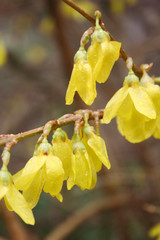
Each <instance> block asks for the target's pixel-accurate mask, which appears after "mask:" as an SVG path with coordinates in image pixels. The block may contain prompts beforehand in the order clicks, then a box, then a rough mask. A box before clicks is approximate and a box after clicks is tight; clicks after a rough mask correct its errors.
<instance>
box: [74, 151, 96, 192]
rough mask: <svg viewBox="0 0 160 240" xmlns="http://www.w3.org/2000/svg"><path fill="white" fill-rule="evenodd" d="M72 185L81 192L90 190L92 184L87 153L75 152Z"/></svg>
mask: <svg viewBox="0 0 160 240" xmlns="http://www.w3.org/2000/svg"><path fill="white" fill-rule="evenodd" d="M74 183H75V184H76V185H77V186H79V187H80V188H81V189H82V190H84V189H86V188H87V189H90V186H91V183H92V171H91V165H90V161H89V158H88V154H87V152H83V151H80V150H78V151H76V153H75V169H74Z"/></svg>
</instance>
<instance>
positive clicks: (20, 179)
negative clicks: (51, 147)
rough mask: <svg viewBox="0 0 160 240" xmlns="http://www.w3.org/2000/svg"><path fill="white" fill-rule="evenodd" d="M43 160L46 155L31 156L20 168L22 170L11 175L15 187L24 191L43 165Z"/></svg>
mask: <svg viewBox="0 0 160 240" xmlns="http://www.w3.org/2000/svg"><path fill="white" fill-rule="evenodd" d="M45 161H46V156H34V157H32V158H31V159H30V160H29V161H28V162H27V164H26V166H25V167H24V168H23V169H22V172H19V173H17V174H16V175H15V176H14V177H13V179H14V183H15V185H16V187H17V188H18V189H20V190H23V191H26V190H27V188H29V186H30V184H31V183H32V181H33V179H34V177H35V175H36V174H37V172H38V171H39V169H40V168H42V167H43V165H44V163H45Z"/></svg>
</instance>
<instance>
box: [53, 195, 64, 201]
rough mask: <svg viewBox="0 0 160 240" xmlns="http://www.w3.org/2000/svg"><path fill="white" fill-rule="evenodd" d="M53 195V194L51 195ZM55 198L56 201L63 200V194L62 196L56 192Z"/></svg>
mask: <svg viewBox="0 0 160 240" xmlns="http://www.w3.org/2000/svg"><path fill="white" fill-rule="evenodd" d="M53 197H54V196H53ZM56 198H57V199H58V201H60V202H63V196H62V194H60V193H59V194H57V195H56Z"/></svg>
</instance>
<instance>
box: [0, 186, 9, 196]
mask: <svg viewBox="0 0 160 240" xmlns="http://www.w3.org/2000/svg"><path fill="white" fill-rule="evenodd" d="M7 191H8V187H7V186H4V185H3V184H2V183H1V182H0V200H1V199H2V198H3V197H4V196H5V195H6V193H7Z"/></svg>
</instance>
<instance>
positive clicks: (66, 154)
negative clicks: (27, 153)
mask: <svg viewBox="0 0 160 240" xmlns="http://www.w3.org/2000/svg"><path fill="white" fill-rule="evenodd" d="M52 144H53V149H54V153H55V155H56V156H57V157H58V158H59V159H61V161H62V164H63V169H64V173H65V176H64V179H67V177H68V176H69V175H70V171H71V164H72V157H73V153H72V147H73V143H72V141H71V140H70V139H68V136H67V134H66V133H65V132H64V131H63V130H62V129H61V128H57V129H56V131H55V132H54V134H53V139H52Z"/></svg>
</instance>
